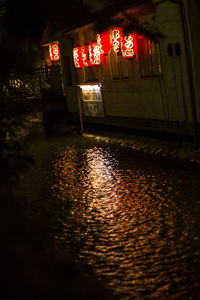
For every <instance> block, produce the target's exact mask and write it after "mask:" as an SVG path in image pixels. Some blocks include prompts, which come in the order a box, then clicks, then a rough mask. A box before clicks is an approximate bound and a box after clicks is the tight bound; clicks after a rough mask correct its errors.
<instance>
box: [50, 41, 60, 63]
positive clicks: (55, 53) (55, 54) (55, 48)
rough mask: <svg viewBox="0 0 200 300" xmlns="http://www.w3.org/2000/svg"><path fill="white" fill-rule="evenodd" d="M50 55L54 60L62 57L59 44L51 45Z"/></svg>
mask: <svg viewBox="0 0 200 300" xmlns="http://www.w3.org/2000/svg"><path fill="white" fill-rule="evenodd" d="M49 55H50V59H51V60H52V61H57V60H59V59H60V52H59V46H58V44H55V43H54V44H50V45H49Z"/></svg>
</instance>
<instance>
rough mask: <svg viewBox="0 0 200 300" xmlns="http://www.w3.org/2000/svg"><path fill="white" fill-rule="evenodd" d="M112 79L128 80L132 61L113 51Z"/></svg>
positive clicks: (111, 53)
mask: <svg viewBox="0 0 200 300" xmlns="http://www.w3.org/2000/svg"><path fill="white" fill-rule="evenodd" d="M110 61H111V73H112V79H114V80H117V79H128V78H129V66H130V61H129V60H128V59H126V58H124V57H123V56H122V55H119V54H117V53H116V52H114V51H113V50H111V52H110Z"/></svg>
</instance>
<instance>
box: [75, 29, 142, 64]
mask: <svg viewBox="0 0 200 300" xmlns="http://www.w3.org/2000/svg"><path fill="white" fill-rule="evenodd" d="M142 38H143V36H142V35H139V34H136V33H130V34H128V35H127V36H124V35H123V29H122V28H121V27H115V28H114V29H112V31H111V36H110V33H109V31H104V32H102V33H98V34H97V41H96V42H92V43H90V44H87V45H84V46H83V47H76V48H74V49H73V58H74V65H75V67H76V68H83V67H84V66H86V67H91V66H99V65H100V64H101V63H102V61H103V62H105V59H106V55H107V54H108V53H109V52H110V50H111V46H112V48H113V50H114V51H115V52H116V53H118V52H119V51H120V50H121V52H122V55H123V56H124V57H125V58H132V57H134V55H135V53H136V50H137V46H136V39H142Z"/></svg>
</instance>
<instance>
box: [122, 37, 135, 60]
mask: <svg viewBox="0 0 200 300" xmlns="http://www.w3.org/2000/svg"><path fill="white" fill-rule="evenodd" d="M135 53H136V36H135V34H134V33H130V34H129V35H127V36H124V37H123V39H122V55H123V56H124V57H125V58H132V57H133V56H134V55H135Z"/></svg>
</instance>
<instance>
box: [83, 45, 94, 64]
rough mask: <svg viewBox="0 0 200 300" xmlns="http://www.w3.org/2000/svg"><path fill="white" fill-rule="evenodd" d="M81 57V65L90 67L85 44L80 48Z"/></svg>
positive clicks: (87, 48)
mask: <svg viewBox="0 0 200 300" xmlns="http://www.w3.org/2000/svg"><path fill="white" fill-rule="evenodd" d="M82 57H83V64H84V66H86V67H91V66H92V64H91V61H90V53H89V45H88V44H86V45H84V46H83V47H82Z"/></svg>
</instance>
